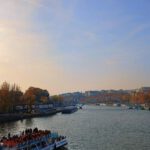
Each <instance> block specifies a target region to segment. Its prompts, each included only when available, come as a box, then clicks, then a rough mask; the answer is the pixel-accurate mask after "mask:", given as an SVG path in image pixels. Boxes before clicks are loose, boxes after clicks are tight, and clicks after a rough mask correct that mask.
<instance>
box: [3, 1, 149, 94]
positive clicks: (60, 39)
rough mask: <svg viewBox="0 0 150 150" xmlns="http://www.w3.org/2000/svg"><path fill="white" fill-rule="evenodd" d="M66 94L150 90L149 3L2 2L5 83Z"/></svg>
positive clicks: (23, 88)
mask: <svg viewBox="0 0 150 150" xmlns="http://www.w3.org/2000/svg"><path fill="white" fill-rule="evenodd" d="M3 81H8V82H10V83H17V84H19V85H20V87H21V88H22V90H23V91H24V90H26V89H27V88H28V87H29V86H35V87H40V88H43V89H47V90H48V91H49V92H50V94H59V93H64V92H73V91H85V90H101V89H134V88H139V87H141V86H150V0H0V83H2V82H3Z"/></svg>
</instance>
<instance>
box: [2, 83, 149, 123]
mask: <svg viewBox="0 0 150 150" xmlns="http://www.w3.org/2000/svg"><path fill="white" fill-rule="evenodd" d="M149 89H150V88H149ZM146 90H147V88H146ZM78 103H80V104H102V103H105V104H107V105H113V104H117V105H118V106H119V105H120V104H124V105H126V106H129V107H131V106H135V107H137V108H140V107H141V106H142V107H145V108H149V110H150V90H147V91H146V92H145V91H142V90H138V91H135V90H134V91H132V90H130V91H129V90H128V91H125V90H118V91H117V90H111V91H110V90H102V91H86V92H85V93H81V92H75V93H66V94H61V95H54V96H50V94H49V92H48V91H47V90H45V89H41V88H37V87H29V88H28V89H27V90H26V91H25V92H24V93H23V92H22V91H21V89H20V87H19V86H18V85H16V84H12V85H11V84H9V83H8V82H3V83H2V84H1V85H0V123H2V122H8V121H17V120H22V119H28V118H33V117H42V116H50V115H54V114H56V113H58V112H61V111H63V109H65V107H66V106H71V105H76V104H78Z"/></svg>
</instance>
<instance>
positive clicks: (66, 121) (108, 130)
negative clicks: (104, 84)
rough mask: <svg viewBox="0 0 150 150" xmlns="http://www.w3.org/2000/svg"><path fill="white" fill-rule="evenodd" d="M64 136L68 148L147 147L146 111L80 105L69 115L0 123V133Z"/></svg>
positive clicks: (122, 149) (148, 124)
mask: <svg viewBox="0 0 150 150" xmlns="http://www.w3.org/2000/svg"><path fill="white" fill-rule="evenodd" d="M34 127H38V128H40V129H51V130H52V131H57V132H58V133H60V134H62V135H65V136H67V139H68V143H69V144H68V150H150V111H146V110H128V109H125V108H119V107H106V106H84V107H83V109H81V110H78V111H77V112H75V113H73V114H68V115H66V114H61V113H59V114H57V115H54V116H51V117H42V118H33V119H26V120H23V121H16V122H11V123H3V124H0V136H3V135H7V134H8V132H11V133H14V134H15V133H19V131H22V130H24V129H26V128H34Z"/></svg>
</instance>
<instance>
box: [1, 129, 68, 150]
mask: <svg viewBox="0 0 150 150" xmlns="http://www.w3.org/2000/svg"><path fill="white" fill-rule="evenodd" d="M65 145H67V139H66V137H64V136H61V135H58V133H51V131H49V130H38V129H37V128H35V129H34V130H32V129H27V130H25V131H23V132H22V133H21V134H20V135H14V136H10V134H8V137H2V139H1V140H0V150H57V149H58V148H61V147H64V146H65Z"/></svg>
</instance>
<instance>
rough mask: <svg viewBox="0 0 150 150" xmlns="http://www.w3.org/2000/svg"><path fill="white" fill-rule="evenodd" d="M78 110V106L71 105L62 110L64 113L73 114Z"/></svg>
mask: <svg viewBox="0 0 150 150" xmlns="http://www.w3.org/2000/svg"><path fill="white" fill-rule="evenodd" d="M77 110H78V108H77V107H76V106H69V107H65V108H64V109H63V110H62V114H71V113H74V112H76V111H77Z"/></svg>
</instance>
